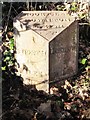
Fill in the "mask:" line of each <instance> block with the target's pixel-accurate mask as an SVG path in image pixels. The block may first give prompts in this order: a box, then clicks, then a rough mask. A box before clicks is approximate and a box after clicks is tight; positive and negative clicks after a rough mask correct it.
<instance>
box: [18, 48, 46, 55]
mask: <svg viewBox="0 0 90 120" xmlns="http://www.w3.org/2000/svg"><path fill="white" fill-rule="evenodd" d="M18 53H21V54H24V55H39V54H43V55H44V54H46V52H45V51H43V50H42V51H35V50H32V51H31V50H26V49H22V50H18Z"/></svg>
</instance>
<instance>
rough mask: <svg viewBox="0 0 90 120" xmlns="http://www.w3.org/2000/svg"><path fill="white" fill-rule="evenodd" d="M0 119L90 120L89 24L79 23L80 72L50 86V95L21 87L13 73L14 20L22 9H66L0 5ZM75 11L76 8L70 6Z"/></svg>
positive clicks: (61, 7)
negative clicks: (0, 105)
mask: <svg viewBox="0 0 90 120" xmlns="http://www.w3.org/2000/svg"><path fill="white" fill-rule="evenodd" d="M2 6H3V8H2V10H3V12H2V26H3V35H2V41H3V43H2V49H1V50H2V93H3V96H2V110H3V111H2V115H1V119H2V120H89V119H90V34H89V33H90V23H88V20H87V19H86V17H83V18H82V17H81V19H80V20H79V23H87V24H84V25H81V26H80V30H79V34H80V35H79V36H80V37H79V58H78V63H79V68H78V69H79V71H78V73H77V75H75V76H73V77H72V78H69V79H67V80H64V81H63V83H62V82H58V84H57V83H54V84H51V88H50V92H51V94H47V93H45V92H44V91H38V90H37V89H36V88H35V86H32V85H28V86H27V85H23V79H22V78H21V77H20V76H17V75H16V74H15V71H16V69H15V67H14V65H15V58H14V53H15V46H14V39H13V24H12V20H13V18H14V17H15V16H16V15H18V13H20V12H21V11H22V10H29V9H30V10H65V6H64V4H63V3H34V2H33V3H21V2H20V3H19V2H18V3H8V2H6V3H3V4H2ZM71 11H75V12H76V11H77V6H74V7H71Z"/></svg>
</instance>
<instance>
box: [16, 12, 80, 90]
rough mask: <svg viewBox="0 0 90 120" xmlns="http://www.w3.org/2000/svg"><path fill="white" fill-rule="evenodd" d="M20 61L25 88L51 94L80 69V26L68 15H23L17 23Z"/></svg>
mask: <svg viewBox="0 0 90 120" xmlns="http://www.w3.org/2000/svg"><path fill="white" fill-rule="evenodd" d="M14 27H15V42H16V59H17V62H18V64H19V68H18V70H19V73H21V76H22V77H23V78H24V83H25V84H35V85H36V87H37V89H39V90H44V91H48V89H49V82H53V81H57V80H61V79H62V78H67V77H70V76H73V75H74V74H76V72H77V65H78V60H77V57H78V22H77V21H76V20H75V18H74V17H72V16H70V15H68V14H67V12H66V11H23V12H22V13H20V14H19V15H18V16H17V17H16V18H15V19H14Z"/></svg>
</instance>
